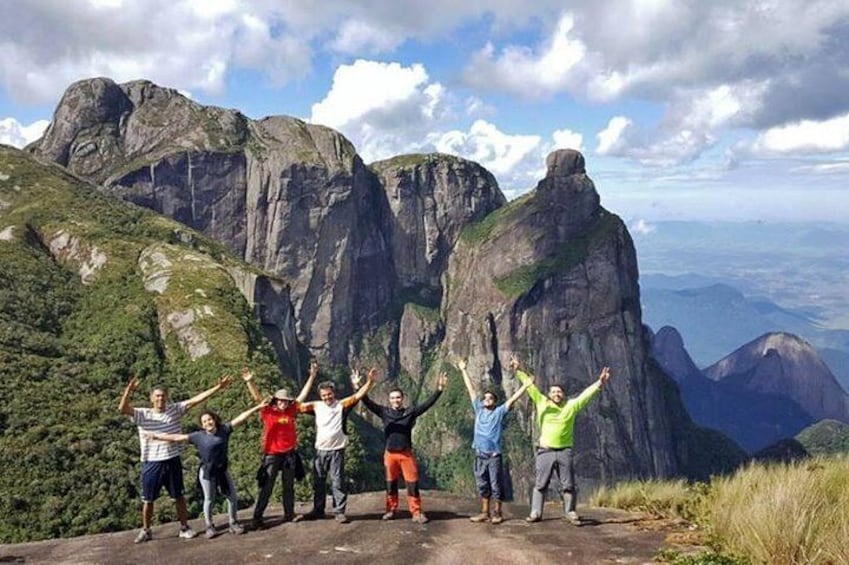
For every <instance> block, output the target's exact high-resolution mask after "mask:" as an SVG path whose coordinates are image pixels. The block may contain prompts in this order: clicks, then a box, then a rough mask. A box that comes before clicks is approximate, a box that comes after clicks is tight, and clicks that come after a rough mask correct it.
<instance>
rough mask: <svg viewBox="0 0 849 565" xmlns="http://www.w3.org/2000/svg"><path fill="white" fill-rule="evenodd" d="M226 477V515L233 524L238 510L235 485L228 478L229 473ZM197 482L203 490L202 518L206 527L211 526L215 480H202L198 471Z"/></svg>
mask: <svg viewBox="0 0 849 565" xmlns="http://www.w3.org/2000/svg"><path fill="white" fill-rule="evenodd" d="M225 475H226V477H227V488H228V489H229V491H230V494H228V495H227V513H228V514H229V515H230V523H231V524H235V523H236V522H238V521H239V519H238V517H237V516H236V511H237V510H238V509H239V499H238V498H237V497H236V485H235V484H234V483H233V477H231V476H230V471H226V473H225ZM198 481H200V487H201V488H202V489H203V517H204V520H206V527H207V528H208V527H210V526H212V524H213V522H212V507H213V506H214V505H215V490H216V487H217V485H216V484H215V479H214V478H210V479H209V480H207V479H204V478H203V469H199V470H198Z"/></svg>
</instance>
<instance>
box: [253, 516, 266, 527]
mask: <svg viewBox="0 0 849 565" xmlns="http://www.w3.org/2000/svg"><path fill="white" fill-rule="evenodd" d="M264 527H265V524H264V523H263V521H262V518H256V517H254V518H253V519H252V520H251V529H253V530H262V529H263V528H264Z"/></svg>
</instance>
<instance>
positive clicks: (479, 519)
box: [469, 512, 489, 523]
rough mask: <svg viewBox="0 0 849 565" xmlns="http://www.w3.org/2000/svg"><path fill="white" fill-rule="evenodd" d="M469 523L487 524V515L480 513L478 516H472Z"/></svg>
mask: <svg viewBox="0 0 849 565" xmlns="http://www.w3.org/2000/svg"><path fill="white" fill-rule="evenodd" d="M469 522H475V523H480V522H489V514H487V513H486V512H481V513H480V514H475V515H474V516H472V517H471V518H469Z"/></svg>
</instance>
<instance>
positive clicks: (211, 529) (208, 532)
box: [203, 526, 218, 539]
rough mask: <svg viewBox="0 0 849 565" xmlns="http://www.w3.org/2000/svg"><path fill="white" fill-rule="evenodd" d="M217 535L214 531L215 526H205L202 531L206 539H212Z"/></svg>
mask: <svg viewBox="0 0 849 565" xmlns="http://www.w3.org/2000/svg"><path fill="white" fill-rule="evenodd" d="M217 535H218V532H216V531H215V526H209V527H208V528H206V531H205V532H204V533H203V536H204V537H205V538H206V539H212V538H214V537H215V536H217Z"/></svg>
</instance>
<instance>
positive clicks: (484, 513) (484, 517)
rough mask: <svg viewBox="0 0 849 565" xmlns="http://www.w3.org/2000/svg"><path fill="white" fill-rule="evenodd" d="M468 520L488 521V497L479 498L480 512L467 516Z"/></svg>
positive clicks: (476, 521)
mask: <svg viewBox="0 0 849 565" xmlns="http://www.w3.org/2000/svg"><path fill="white" fill-rule="evenodd" d="M469 521H470V522H475V523H481V522H489V499H488V498H481V512H480V514H475V515H474V516H472V517H471V518H469Z"/></svg>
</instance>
